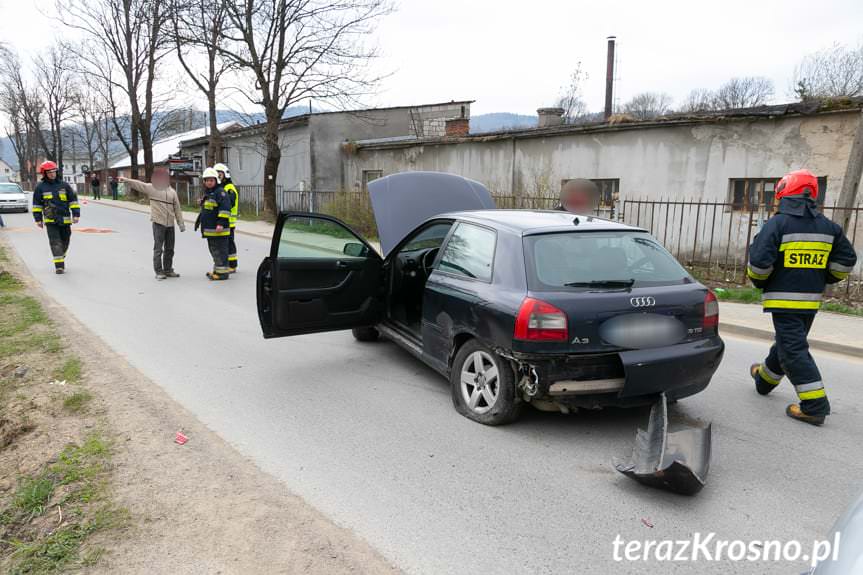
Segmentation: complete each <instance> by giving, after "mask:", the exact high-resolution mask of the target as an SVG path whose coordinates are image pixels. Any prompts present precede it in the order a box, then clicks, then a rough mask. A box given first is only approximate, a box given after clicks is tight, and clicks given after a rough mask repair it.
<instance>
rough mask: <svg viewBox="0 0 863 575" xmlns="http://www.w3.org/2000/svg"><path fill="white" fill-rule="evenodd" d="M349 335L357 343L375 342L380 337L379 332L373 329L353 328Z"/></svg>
mask: <svg viewBox="0 0 863 575" xmlns="http://www.w3.org/2000/svg"><path fill="white" fill-rule="evenodd" d="M351 333H353V334H354V339H355V340H357V341H377V340H378V339H380V337H381V332H379V331H378V330H377V328H374V327H355V328H354V329H352V330H351Z"/></svg>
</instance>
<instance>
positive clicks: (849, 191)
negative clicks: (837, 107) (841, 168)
mask: <svg viewBox="0 0 863 575" xmlns="http://www.w3.org/2000/svg"><path fill="white" fill-rule="evenodd" d="M861 177H863V111H861V112H860V119H859V121H858V122H857V132H856V134H855V135H854V142H853V143H852V144H851V153H850V154H849V155H848V165H847V166H846V168H845V177H844V178H843V179H842V192H840V194H839V202H838V207H839V208H843V209H842V216H841V221H840V222H837V223H841V224H842V228H843V229H844V230H845V232H846V233H848V226H849V225H850V223H851V213H852V211H853V210H852V209H851V208H853V207H854V206H855V205H856V204H857V190H859V189H860V180H861Z"/></svg>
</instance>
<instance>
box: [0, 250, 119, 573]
mask: <svg viewBox="0 0 863 575" xmlns="http://www.w3.org/2000/svg"><path fill="white" fill-rule="evenodd" d="M0 317H2V318H3V320H2V322H0V573H9V574H12V575H18V574H25V573H26V574H50V573H61V572H67V571H70V570H76V569H79V568H80V567H82V566H86V565H92V564H94V563H96V562H98V561H99V559H100V558H101V557H102V555H103V550H102V549H101V548H99V547H98V546H96V545H95V544H92V543H91V537H92V536H93V535H94V534H96V533H98V532H102V531H105V530H107V529H112V528H115V527H118V526H120V525H122V524H123V523H124V522H125V520H126V512H125V511H124V510H122V509H119V508H117V507H116V506H115V505H114V504H113V503H112V499H111V489H110V485H111V477H112V468H111V456H112V449H111V441H110V438H109V437H108V436H107V434H106V433H105V432H104V431H102V429H104V424H103V423H102V422H101V421H99V420H98V419H96V418H95V416H94V415H93V413H91V410H90V409H88V407H89V406H90V405H91V403H92V401H93V399H94V398H93V395H92V394H91V393H90V392H89V391H88V390H87V388H86V385H87V380H86V373H85V370H84V366H83V365H82V362H81V360H80V359H79V358H77V357H74V356H70V355H69V354H68V353H66V352H64V353H60V352H61V351H63V350H65V349H66V348H67V346H65V345H64V344H63V340H62V334H60V333H59V332H58V331H57V329H56V326H55V325H54V324H53V323H52V322H51V321H50V318H49V317H48V316H47V314H46V313H45V311H44V310H43V308H42V306H41V304H40V303H39V301H38V300H37V299H35V298H33V297H32V296H29V295H27V291H26V289H25V286H24V284H23V283H22V282H21V281H20V279H19V278H17V277H16V276H15V275H14V274H13V273H12V272H11V271H9V259H8V257H7V255H6V253H5V251H4V250H3V247H2V246H0ZM60 381H65V382H66V383H65V385H56V384H55V382H60ZM70 384H73V385H70ZM60 406H62V408H61V407H60ZM94 430H95V431H94ZM34 431H36V433H34Z"/></svg>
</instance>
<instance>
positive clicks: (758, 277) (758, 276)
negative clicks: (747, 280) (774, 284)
mask: <svg viewBox="0 0 863 575" xmlns="http://www.w3.org/2000/svg"><path fill="white" fill-rule="evenodd" d="M746 275H748V276H749V277H751V278H752V279H756V280H766V279H767V278H769V277H770V274H769V273H766V274H757V273H755V272H754V271H752V268H750V267H747V268H746Z"/></svg>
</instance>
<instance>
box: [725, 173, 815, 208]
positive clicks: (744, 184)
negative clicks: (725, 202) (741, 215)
mask: <svg viewBox="0 0 863 575" xmlns="http://www.w3.org/2000/svg"><path fill="white" fill-rule="evenodd" d="M780 179H781V178H732V179H731V180H730V181H729V189H730V191H729V193H730V196H731V197H730V202H729V203H730V204H731V209H733V210H734V211H743V212H749V211H752V212H758V211H762V210H763V211H765V212H768V213H770V212H773V210H774V209H775V198H774V194H775V192H776V182H778V181H779V180H780ZM826 196H827V176H821V177H820V178H818V200H817V201H818V205H819V206H823V205H824V198H825V197H826Z"/></svg>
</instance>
